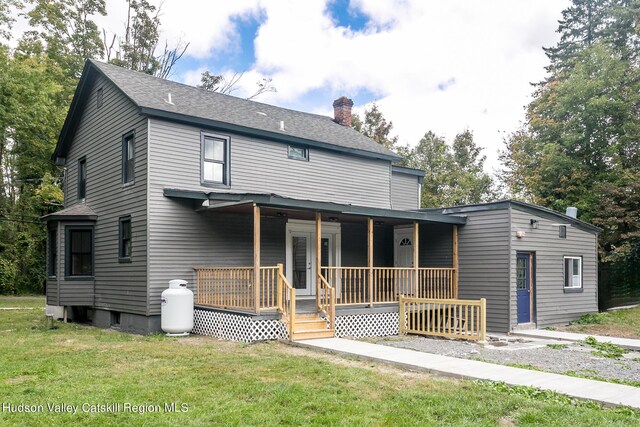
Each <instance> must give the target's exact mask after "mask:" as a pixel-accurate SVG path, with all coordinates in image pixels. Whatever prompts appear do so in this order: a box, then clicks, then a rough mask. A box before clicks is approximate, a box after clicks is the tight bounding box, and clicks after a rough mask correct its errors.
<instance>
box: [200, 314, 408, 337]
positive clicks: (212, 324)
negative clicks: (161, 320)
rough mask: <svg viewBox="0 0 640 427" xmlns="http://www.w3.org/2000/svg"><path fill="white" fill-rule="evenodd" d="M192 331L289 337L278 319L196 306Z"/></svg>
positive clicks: (207, 333) (219, 335) (221, 335)
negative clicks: (264, 318) (258, 317)
mask: <svg viewBox="0 0 640 427" xmlns="http://www.w3.org/2000/svg"><path fill="white" fill-rule="evenodd" d="M396 314H397V313H396ZM193 333H194V334H198V335H209V336H213V337H217V338H220V339H223V340H229V341H241V342H255V341H265V340H276V339H289V333H288V332H287V329H286V327H285V325H284V324H283V323H282V322H281V321H280V320H277V319H269V320H254V319H253V317H251V316H243V315H241V314H233V313H224V312H221V311H211V310H200V309H197V308H196V309H195V310H194V323H193Z"/></svg>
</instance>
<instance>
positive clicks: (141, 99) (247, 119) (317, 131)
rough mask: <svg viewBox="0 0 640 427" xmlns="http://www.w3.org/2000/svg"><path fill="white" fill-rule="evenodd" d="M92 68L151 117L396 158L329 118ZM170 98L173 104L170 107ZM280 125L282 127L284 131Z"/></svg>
mask: <svg viewBox="0 0 640 427" xmlns="http://www.w3.org/2000/svg"><path fill="white" fill-rule="evenodd" d="M90 64H91V65H93V66H94V67H96V68H97V69H98V70H99V71H100V72H101V73H102V74H103V75H104V76H105V77H106V78H108V79H109V80H111V81H112V82H113V83H114V84H115V85H116V86H118V87H119V88H120V89H121V90H122V91H123V92H124V93H125V95H127V96H128V97H129V98H130V99H131V100H132V101H133V102H134V103H135V104H136V105H137V106H139V107H141V108H142V109H143V111H144V112H146V113H147V114H150V115H153V112H149V111H148V110H149V109H150V110H154V111H160V112H166V113H173V114H179V115H183V116H189V117H196V118H200V119H205V120H212V121H215V122H222V123H228V124H232V125H236V126H241V127H244V128H247V129H256V130H260V131H264V132H269V133H271V134H273V135H272V136H273V137H275V138H277V137H278V136H289V137H294V138H300V139H303V140H310V141H317V142H320V143H323V144H328V145H331V146H336V147H342V148H347V149H350V150H358V151H365V152H368V153H373V154H374V155H379V156H380V157H382V158H389V157H392V158H396V159H397V158H398V157H397V155H396V154H395V153H394V152H392V151H390V150H388V149H387V148H385V147H384V146H382V145H381V144H378V143H376V142H375V141H373V140H372V139H370V138H367V137H366V136H364V135H362V134H361V133H360V132H358V131H356V130H354V129H352V128H351V127H348V126H342V125H340V124H338V123H336V122H334V120H333V118H331V117H327V116H321V115H318V114H310V113H304V112H301V111H294V110H289V109H286V108H281V107H276V106H273V105H268V104H263V103H260V102H255V101H248V100H245V99H241V98H237V97H234V96H230V95H223V94H220V93H215V92H209V91H206V90H204V89H200V88H196V87H193V86H188V85H185V84H181V83H176V82H173V81H170V80H164V79H160V78H157V77H153V76H150V75H147V74H143V73H139V72H135V71H131V70H127V69H125V68H122V67H118V66H115V65H111V64H106V63H103V62H98V61H93V60H90ZM169 93H170V94H171V101H172V104H170V103H168V102H167V99H168V94H169ZM281 122H284V131H282V130H281Z"/></svg>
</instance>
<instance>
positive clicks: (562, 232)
mask: <svg viewBox="0 0 640 427" xmlns="http://www.w3.org/2000/svg"><path fill="white" fill-rule="evenodd" d="M558 237H559V238H561V239H566V238H567V226H566V225H561V226H560V228H559V231H558Z"/></svg>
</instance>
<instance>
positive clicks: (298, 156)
mask: <svg viewBox="0 0 640 427" xmlns="http://www.w3.org/2000/svg"><path fill="white" fill-rule="evenodd" d="M287 157H289V158H290V159H295V160H309V149H308V148H304V147H296V146H294V145H289V146H288V147H287Z"/></svg>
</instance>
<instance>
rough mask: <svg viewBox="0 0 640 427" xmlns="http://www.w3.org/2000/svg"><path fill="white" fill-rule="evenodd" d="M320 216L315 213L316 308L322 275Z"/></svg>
mask: <svg viewBox="0 0 640 427" xmlns="http://www.w3.org/2000/svg"><path fill="white" fill-rule="evenodd" d="M321 264H322V215H321V214H320V212H316V275H315V281H316V307H320V276H321V275H322V272H321V267H322V265H321Z"/></svg>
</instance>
